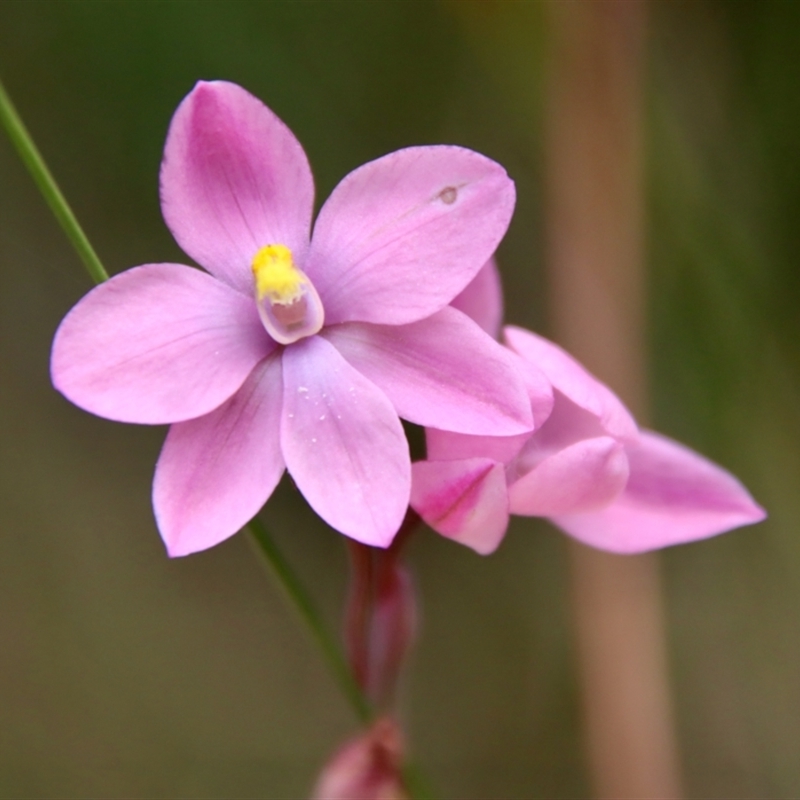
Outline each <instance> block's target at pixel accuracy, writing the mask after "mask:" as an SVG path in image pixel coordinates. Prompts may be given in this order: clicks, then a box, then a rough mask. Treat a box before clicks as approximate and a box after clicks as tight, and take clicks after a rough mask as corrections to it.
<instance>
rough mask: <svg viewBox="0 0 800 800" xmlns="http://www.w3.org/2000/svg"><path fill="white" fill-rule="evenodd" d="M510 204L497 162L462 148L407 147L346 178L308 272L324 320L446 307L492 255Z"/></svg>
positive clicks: (408, 317) (381, 317) (510, 191)
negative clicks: (317, 295)
mask: <svg viewBox="0 0 800 800" xmlns="http://www.w3.org/2000/svg"><path fill="white" fill-rule="evenodd" d="M514 198H515V196H514V184H513V182H512V181H511V179H510V178H509V177H508V176H507V175H506V172H505V170H504V169H503V168H502V167H501V166H500V165H499V164H497V163H495V162H494V161H491V160H490V159H488V158H486V157H484V156H482V155H479V154H478V153H474V152H472V151H471V150H466V149H464V148H462V147H451V146H438V147H409V148H407V149H405V150H398V151H397V152H395V153H391V154H389V155H387V156H384V157H383V158H379V159H378V160H377V161H371V162H370V163H368V164H364V165H363V166H362V167H359V168H358V169H356V170H355V171H353V172H351V173H350V174H349V175H348V176H347V177H345V178H344V180H343V181H342V182H341V183H340V184H339V185H338V186H337V187H336V188H335V189H334V191H333V194H332V195H331V196H330V198H329V199H328V200H327V202H326V203H325V205H324V206H323V207H322V210H321V211H320V214H319V217H318V219H317V222H316V224H315V226H314V235H313V239H312V243H311V250H310V252H309V257H308V261H307V263H306V266H305V271H306V273H307V274H308V276H309V277H310V278H311V280H312V281H313V282H314V285H315V286H316V288H317V291H318V292H319V294H320V297H321V298H322V301H323V303H324V304H325V318H326V321H327V322H328V324H334V323H337V322H350V321H353V322H377V323H383V324H387V325H402V324H404V323H408V322H414V321H415V320H419V319H423V318H424V317H428V316H430V315H431V314H433V313H434V312H435V311H438V310H439V309H440V308H443V307H444V306H446V305H447V304H448V303H449V302H450V301H451V300H452V299H453V298H454V297H455V296H456V295H457V294H458V293H459V292H460V291H461V290H462V289H464V287H465V286H466V285H467V284H468V283H469V282H470V281H471V280H472V279H473V278H474V277H475V275H476V274H477V273H478V270H480V268H481V267H482V266H483V265H484V264H485V263H486V261H487V260H488V259H489V257H490V256H491V255H492V253H493V252H494V251H495V248H496V247H497V245H498V243H499V242H500V239H501V238H502V237H503V234H505V232H506V228H507V227H508V223H509V220H510V219H511V214H512V212H513V210H514Z"/></svg>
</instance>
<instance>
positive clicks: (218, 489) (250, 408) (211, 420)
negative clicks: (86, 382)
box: [153, 354, 284, 556]
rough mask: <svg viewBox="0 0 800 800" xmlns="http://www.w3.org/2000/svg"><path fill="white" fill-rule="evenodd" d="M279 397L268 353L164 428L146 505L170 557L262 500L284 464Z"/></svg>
mask: <svg viewBox="0 0 800 800" xmlns="http://www.w3.org/2000/svg"><path fill="white" fill-rule="evenodd" d="M281 403H282V386H281V360H280V356H279V355H277V354H275V355H272V356H270V357H269V358H267V359H265V360H264V361H263V362H262V363H261V364H259V365H258V366H257V367H256V368H255V369H254V370H253V372H252V373H251V375H250V377H249V378H248V379H247V381H245V384H244V386H242V388H241V389H240V390H239V391H238V392H237V393H236V394H235V395H234V396H233V397H231V399H230V400H228V401H227V402H226V403H224V404H223V405H222V406H220V407H219V408H217V409H216V410H214V411H212V412H211V413H210V414H206V415H205V416H203V417H200V418H199V419H193V420H189V421H188V422H179V423H177V424H176V425H173V426H172V427H171V428H170V429H169V433H168V434H167V439H166V441H165V442H164V447H163V449H162V450H161V456H160V457H159V459H158V464H157V465H156V475H155V480H154V481H153V507H154V508H155V513H156V520H157V521H158V529H159V531H160V532H161V536H162V538H163V539H164V543H165V544H166V546H167V551H168V552H169V554H170V555H171V556H185V555H187V554H188V553H195V552H197V551H198V550H206V549H207V548H209V547H213V546H214V545H215V544H219V543H220V542H221V541H223V540H225V539H227V538H228V537H229V536H233V534H234V533H236V532H237V531H238V530H240V529H241V528H242V526H243V525H245V524H246V523H247V522H248V521H249V520H250V519H252V518H253V517H254V516H255V515H256V514H257V513H258V511H259V509H260V508H261V506H263V505H264V503H266V501H267V499H268V498H269V496H270V495H271V494H272V492H273V490H274V489H275V487H276V486H277V484H278V481H279V480H280V477H281V475H282V474H283V470H284V463H283V457H282V456H281V449H280V416H281Z"/></svg>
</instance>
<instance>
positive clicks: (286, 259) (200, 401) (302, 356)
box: [51, 82, 531, 556]
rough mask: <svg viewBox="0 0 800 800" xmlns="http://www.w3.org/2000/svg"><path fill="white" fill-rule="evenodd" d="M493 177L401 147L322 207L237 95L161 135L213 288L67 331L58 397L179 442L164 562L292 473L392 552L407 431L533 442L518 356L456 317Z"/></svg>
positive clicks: (128, 282)
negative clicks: (162, 430) (412, 426)
mask: <svg viewBox="0 0 800 800" xmlns="http://www.w3.org/2000/svg"><path fill="white" fill-rule="evenodd" d="M514 199H515V196H514V185H513V183H512V181H511V180H510V179H509V178H508V176H507V175H506V173H505V170H503V168H502V167H501V166H499V165H498V164H496V163H495V162H493V161H491V160H489V159H488V158H485V157H484V156H481V155H479V154H478V153H475V152H472V151H470V150H466V149H464V148H460V147H450V146H438V147H411V148H408V149H405V150H399V151H397V152H395V153H391V154H389V155H387V156H385V157H383V158H379V159H377V160H376V161H372V162H370V163H368V164H365V165H364V166H362V167H360V168H358V169H356V170H355V171H354V172H352V173H350V174H349V175H348V176H347V177H345V178H344V180H343V181H342V182H341V183H340V184H339V185H338V186H337V187H336V189H334V191H333V193H332V195H331V196H330V198H329V199H328V200H327V201H326V202H325V204H324V205H323V206H322V209H321V211H320V212H319V215H318V217H317V219H316V222H315V224H314V229H313V236H311V220H312V208H313V203H314V185H313V179H312V175H311V170H310V168H309V165H308V162H307V160H306V156H305V153H304V152H303V149H302V147H301V146H300V144H299V142H298V141H297V139H296V138H295V137H294V136H293V134H292V133H291V131H289V129H288V128H287V127H286V126H285V125H284V124H283V123H282V122H281V121H280V120H279V119H278V118H277V117H276V116H275V115H274V114H273V113H272V112H271V111H270V110H269V109H268V108H267V107H266V106H265V105H263V104H262V103H261V102H260V101H259V100H257V99H256V98H254V97H253V96H252V95H250V94H249V93H247V92H246V91H245V90H244V89H242V88H240V87H239V86H236V85H235V84H231V83H225V82H213V83H204V82H201V83H198V84H197V86H196V87H195V88H194V90H193V91H192V92H191V93H190V94H189V95H188V96H187V97H186V99H185V100H184V101H183V102H182V103H181V105H180V106H179V107H178V109H177V111H176V113H175V116H174V118H173V120H172V123H171V126H170V129H169V134H168V137H167V142H166V146H165V151H164V160H163V163H162V168H161V206H162V210H163V213H164V218H165V220H166V223H167V225H168V227H169V228H170V230H171V231H172V233H173V235H174V236H175V239H176V240H177V241H178V243H179V244H180V245H181V247H182V248H183V250H184V251H185V252H186V253H188V254H189V256H191V257H192V258H193V259H194V260H195V261H196V262H197V263H198V264H199V265H200V266H201V267H203V268H204V270H205V271H202V270H199V269H195V268H192V267H188V266H184V265H180V264H146V265H144V266H140V267H135V268H133V269H130V270H127V271H125V272H122V273H120V274H118V275H116V276H115V277H113V278H111V279H110V280H109V281H107V282H106V283H104V284H102V285H100V286H98V287H97V288H95V289H94V290H93V291H91V292H90V293H89V294H88V295H87V296H86V297H84V298H83V299H82V300H81V301H80V302H79V303H78V304H77V305H76V306H75V307H74V308H73V309H72V310H71V311H70V312H69V314H67V316H66V317H65V319H64V320H63V322H62V323H61V326H60V327H59V329H58V332H57V333H56V337H55V341H54V344H53V353H52V366H51V370H52V379H53V383H54V385H55V386H56V387H57V388H58V389H59V390H60V391H61V392H62V393H63V394H64V395H65V396H66V397H67V398H69V399H70V400H71V401H72V402H74V403H76V404H77V405H79V406H81V407H82V408H84V409H86V410H87V411H90V412H92V413H94V414H98V415H100V416H102V417H106V418H108V419H113V420H118V421H122V422H133V423H144V424H163V423H170V424H171V428H170V430H169V433H168V435H167V438H166V441H165V443H164V447H163V450H162V452H161V455H160V458H159V460H158V464H157V467H156V473H155V479H154V485H153V504H154V509H155V515H156V519H157V522H158V527H159V530H160V532H161V535H162V537H163V539H164V541H165V543H166V546H167V549H168V552H169V553H170V554H171V555H173V556H175V555H184V554H187V553H191V552H195V551H198V550H202V549H204V548H207V547H210V546H212V545H214V544H217V543H218V542H220V541H222V540H223V539H225V538H227V537H229V536H231V535H232V534H234V533H235V532H236V531H237V530H239V529H240V528H241V527H242V526H243V525H244V524H245V523H247V522H248V520H249V519H251V518H252V517H253V516H254V515H255V514H256V513H257V512H258V510H259V509H260V508H261V506H262V505H263V504H264V503H265V502H266V500H267V499H268V498H269V496H270V495H271V493H272V491H273V490H274V488H275V486H276V485H277V483H278V481H279V479H280V477H281V475H282V474H283V472H284V469H288V471H289V473H290V474H291V476H292V478H293V480H294V482H295V483H296V485H297V486H298V488H299V489H300V491H301V492H302V493H303V494H304V495H305V497H306V499H307V500H308V502H309V503H310V505H311V506H312V507H313V508H314V510H315V511H316V512H317V513H318V514H319V515H320V516H321V517H322V518H323V519H325V520H326V521H327V522H328V523H329V524H330V525H331V526H332V527H334V528H336V529H338V530H339V531H341V532H342V533H344V534H346V535H348V536H350V537H353V538H354V539H357V540H359V541H361V542H364V543H366V544H371V545H377V546H386V545H388V544H389V543H390V542H391V540H392V538H393V536H394V535H395V533H396V531H397V530H398V528H399V526H400V524H401V522H402V519H403V516H404V514H405V512H406V509H407V506H408V501H409V496H410V490H411V462H410V457H409V451H408V444H407V441H406V437H405V435H404V432H403V428H402V426H401V423H400V419H399V417H403V418H404V419H407V420H410V421H411V422H414V423H417V424H420V425H428V426H435V427H437V428H441V429H445V430H452V431H460V432H462V433H470V434H478V435H487V434H492V435H508V434H516V433H520V432H524V431H528V430H530V428H531V414H530V410H529V402H528V399H527V396H526V390H525V386H524V384H523V381H522V379H521V377H520V376H519V374H518V372H517V370H516V369H515V367H514V364H513V359H512V357H511V356H510V354H509V353H508V352H507V351H506V350H504V349H503V348H502V347H501V346H500V345H499V344H498V343H496V342H495V341H493V340H492V338H491V337H489V336H487V335H486V334H485V333H484V332H483V331H482V330H481V329H480V328H479V326H477V325H476V324H475V323H474V322H473V321H472V320H470V319H469V318H468V317H467V316H465V315H464V314H462V313H460V312H458V311H456V310H455V309H453V308H451V307H450V306H449V303H450V301H451V300H452V299H453V298H454V297H455V296H456V295H457V294H458V293H459V292H461V291H462V290H463V289H464V288H465V287H466V286H467V284H468V283H469V282H470V281H471V280H472V278H474V277H475V275H476V273H477V272H478V271H479V270H480V268H481V266H482V265H483V264H484V263H485V262H486V260H487V259H488V258H489V257H490V255H491V254H492V252H493V251H494V249H495V248H496V247H497V244H498V243H499V241H500V239H501V238H502V237H503V235H504V233H505V231H506V228H507V226H508V222H509V220H510V217H511V214H512V211H513V207H514Z"/></svg>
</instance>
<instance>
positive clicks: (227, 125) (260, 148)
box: [161, 81, 314, 294]
mask: <svg viewBox="0 0 800 800" xmlns="http://www.w3.org/2000/svg"><path fill="white" fill-rule="evenodd" d="M313 204H314V181H313V178H312V176H311V169H310V167H309V166H308V160H307V159H306V154H305V153H304V152H303V148H302V147H301V146H300V143H299V142H298V141H297V139H296V138H295V137H294V134H293V133H292V132H291V131H290V130H289V129H288V128H287V127H286V125H284V123H283V122H281V120H280V119H278V117H276V116H275V114H273V113H272V111H270V110H269V109H268V108H267V107H266V106H265V105H264V104H263V103H262V102H261V101H260V100H258V99H257V98H255V97H253V95H251V94H250V93H249V92H247V91H245V90H244V89H242V87H241V86H237V85H236V84H234V83H227V82H225V81H214V82H211V83H206V82H204V81H200V82H199V83H198V84H197V85H196V86H195V88H194V89H193V90H192V91H191V92H190V93H189V94H188V95H187V97H186V98H185V99H184V100H183V102H182V103H181V104H180V105H179V106H178V110H177V111H176V112H175V116H173V118H172V123H171V124H170V128H169V133H168V134H167V142H166V145H165V147H164V161H163V163H162V164H161V209H162V212H163V214H164V219H165V220H166V223H167V225H168V226H169V229H170V230H171V231H172V234H173V235H174V236H175V239H176V240H177V241H178V244H179V245H180V246H181V247H182V248H183V249H184V250H185V251H186V252H187V253H188V254H189V255H190V256H191V257H192V258H194V259H195V260H196V261H197V263H198V264H201V265H202V266H204V267H205V268H206V269H207V270H208V271H209V272H211V273H213V274H214V275H216V276H217V277H218V278H221V279H222V280H224V281H226V282H227V283H229V284H230V285H231V286H234V287H236V288H237V289H239V290H241V291H244V292H246V293H247V294H252V282H253V278H252V274H251V271H250V265H251V262H252V260H253V256H254V255H255V254H256V251H257V250H258V249H259V248H261V247H264V246H265V245H268V244H283V245H286V246H287V247H288V248H289V249H290V250H291V251H292V253H293V254H294V256H295V259H296V260H297V262H298V263H302V261H303V259H304V257H305V253H306V250H307V248H308V238H309V232H310V229H311V212H312V207H313Z"/></svg>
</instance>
